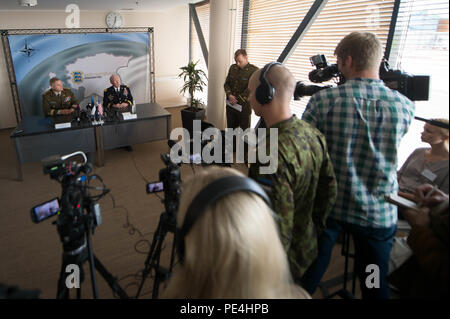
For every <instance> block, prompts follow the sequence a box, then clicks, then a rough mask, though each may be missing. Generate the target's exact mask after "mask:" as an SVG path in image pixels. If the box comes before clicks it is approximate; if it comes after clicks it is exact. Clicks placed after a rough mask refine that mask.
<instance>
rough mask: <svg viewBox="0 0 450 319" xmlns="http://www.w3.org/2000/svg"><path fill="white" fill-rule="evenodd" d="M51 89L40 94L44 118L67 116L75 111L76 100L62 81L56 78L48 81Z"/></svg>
mask: <svg viewBox="0 0 450 319" xmlns="http://www.w3.org/2000/svg"><path fill="white" fill-rule="evenodd" d="M50 86H51V89H49V90H48V91H46V92H45V93H44V94H42V108H43V111H44V115H45V116H56V115H69V114H71V113H73V112H74V111H75V107H76V105H78V99H77V97H76V96H75V94H73V92H72V91H71V90H70V89H68V88H63V84H62V81H61V80H60V79H58V78H56V77H54V78H51V79H50Z"/></svg>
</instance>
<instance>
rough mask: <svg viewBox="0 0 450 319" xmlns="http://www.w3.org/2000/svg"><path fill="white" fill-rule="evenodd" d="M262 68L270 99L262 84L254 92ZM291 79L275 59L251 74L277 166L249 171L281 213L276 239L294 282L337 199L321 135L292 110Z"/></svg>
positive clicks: (257, 107)
mask: <svg viewBox="0 0 450 319" xmlns="http://www.w3.org/2000/svg"><path fill="white" fill-rule="evenodd" d="M261 74H265V76H264V77H263V78H265V80H266V81H267V82H268V83H270V84H271V85H272V86H273V87H274V89H275V90H274V92H275V93H274V95H273V98H272V100H271V101H269V102H267V100H266V101H263V100H262V99H261V98H260V94H259V93H260V92H261V90H258V92H259V93H258V94H256V90H257V87H258V86H260V84H261V80H263V81H264V79H261ZM295 84H296V82H295V79H294V77H293V76H292V74H291V73H290V72H289V70H288V69H286V68H285V67H284V66H282V65H281V64H279V63H271V64H268V65H266V66H265V67H264V69H263V70H259V71H257V72H255V73H254V74H253V75H252V77H251V79H250V83H249V90H250V95H249V101H250V104H251V106H252V109H253V110H254V111H255V114H256V115H258V116H261V117H262V118H263V119H264V121H265V123H266V125H267V131H266V147H267V149H266V154H270V143H269V141H270V130H269V128H276V129H278V167H277V169H276V172H275V173H274V174H270V175H268V174H263V173H261V172H260V168H261V167H262V166H263V165H261V164H260V163H256V164H251V166H250V170H249V177H251V178H253V179H255V180H256V181H258V182H260V183H262V184H265V185H267V186H268V187H270V193H269V196H270V199H271V201H272V204H273V209H274V211H275V213H276V214H277V215H278V216H280V233H281V240H282V242H283V245H284V248H285V250H286V253H287V255H288V258H289V264H290V267H291V272H292V276H293V278H294V280H295V281H297V282H298V281H299V279H300V277H301V276H302V275H303V274H304V272H305V271H306V269H307V268H308V267H309V265H310V264H311V263H312V262H313V260H314V259H315V258H316V256H317V254H318V249H317V246H318V245H317V240H318V236H319V234H320V233H321V232H322V231H323V229H325V221H326V218H327V216H328V214H329V212H330V210H331V208H332V206H333V204H334V201H335V199H336V194H337V184H336V178H335V175H334V171H333V166H332V164H331V161H330V158H329V156H328V151H327V145H326V141H325V137H324V136H323V135H322V134H321V133H320V131H318V130H317V129H315V128H313V127H311V126H310V125H309V124H308V123H306V122H304V121H301V120H299V119H298V118H297V117H296V116H295V115H292V113H291V109H290V106H289V104H290V101H291V99H292V97H293V94H294V90H295ZM260 88H261V86H260ZM262 91H264V90H262ZM270 156H274V154H270Z"/></svg>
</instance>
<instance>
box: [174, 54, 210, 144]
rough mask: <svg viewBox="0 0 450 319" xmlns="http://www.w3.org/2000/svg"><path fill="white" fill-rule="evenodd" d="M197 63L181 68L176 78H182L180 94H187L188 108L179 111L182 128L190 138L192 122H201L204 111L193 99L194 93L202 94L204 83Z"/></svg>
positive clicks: (201, 104)
mask: <svg viewBox="0 0 450 319" xmlns="http://www.w3.org/2000/svg"><path fill="white" fill-rule="evenodd" d="M197 64H198V61H197V62H195V63H194V62H193V61H191V62H189V63H188V65H186V66H184V67H181V68H180V70H181V71H182V72H181V73H180V74H179V75H178V77H179V78H183V81H184V85H183V86H182V87H181V89H180V93H186V91H187V92H188V93H189V104H188V107H186V108H184V109H182V110H181V121H182V123H183V128H185V129H187V130H188V132H189V134H190V136H191V138H192V136H193V132H192V125H193V122H192V121H194V120H203V119H204V118H205V113H206V110H205V108H204V105H203V103H202V101H200V100H199V99H196V98H194V94H195V92H196V91H200V92H203V88H204V87H205V85H206V83H205V81H204V79H205V80H206V79H207V77H206V74H205V72H203V70H200V69H198V68H197Z"/></svg>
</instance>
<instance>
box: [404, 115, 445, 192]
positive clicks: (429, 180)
mask: <svg viewBox="0 0 450 319" xmlns="http://www.w3.org/2000/svg"><path fill="white" fill-rule="evenodd" d="M434 121H435V122H439V123H442V124H444V125H445V124H446V125H447V127H448V124H449V123H448V119H434ZM421 139H422V142H425V143H428V144H430V146H431V147H422V148H418V149H416V150H415V151H414V152H412V153H411V155H410V156H409V157H408V158H407V160H406V162H405V163H404V164H403V166H402V167H401V168H400V170H399V171H398V172H397V177H398V184H399V195H401V196H403V197H407V198H411V199H413V198H412V197H413V194H414V189H416V188H417V187H418V186H420V185H422V184H433V185H436V186H437V187H438V188H439V189H440V190H441V191H443V192H444V193H446V194H448V188H449V187H448V171H449V168H448V165H449V162H448V155H449V148H448V147H449V145H448V143H449V130H448V128H444V127H439V126H436V125H432V124H430V123H425V125H424V128H423V132H422V135H421Z"/></svg>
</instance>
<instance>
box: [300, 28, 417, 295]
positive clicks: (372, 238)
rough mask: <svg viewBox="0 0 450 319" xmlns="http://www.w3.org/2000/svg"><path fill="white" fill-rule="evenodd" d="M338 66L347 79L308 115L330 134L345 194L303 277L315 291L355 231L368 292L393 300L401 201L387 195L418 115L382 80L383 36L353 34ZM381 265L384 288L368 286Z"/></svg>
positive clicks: (323, 94) (314, 100) (316, 99)
mask: <svg viewBox="0 0 450 319" xmlns="http://www.w3.org/2000/svg"><path fill="white" fill-rule="evenodd" d="M334 54H335V55H336V56H337V64H338V68H339V71H340V72H341V73H342V74H343V75H344V77H345V78H346V80H347V81H346V82H345V83H344V84H342V85H339V86H337V87H333V88H329V89H325V90H321V91H319V92H318V93H316V94H314V95H313V96H312V97H311V99H310V101H309V103H308V105H307V107H306V110H305V112H304V114H303V117H302V119H303V120H304V121H306V122H308V123H310V124H312V125H313V126H315V127H317V128H318V129H319V130H320V131H321V132H322V133H323V134H324V135H325V137H326V141H327V145H328V152H329V154H330V157H331V161H332V162H333V166H334V170H335V174H336V179H337V184H338V195H337V199H336V203H335V205H334V207H333V209H332V211H331V213H330V216H329V218H328V220H327V229H326V230H325V231H324V232H322V235H321V236H320V238H319V254H318V257H317V258H316V260H315V261H314V262H313V264H312V265H311V267H310V268H309V269H308V270H307V272H306V273H305V275H304V276H303V278H302V284H303V287H304V288H305V289H306V290H307V291H308V292H309V293H310V294H313V292H314V291H315V289H316V287H317V285H318V284H319V282H320V280H321V278H322V276H323V274H324V273H325V271H326V269H327V267H328V264H329V262H330V257H331V252H332V250H333V246H334V243H335V242H336V239H337V237H338V235H339V233H340V232H341V231H342V230H344V231H347V232H349V233H351V234H352V236H353V237H354V242H355V252H356V258H357V261H358V262H357V269H356V271H357V273H358V276H359V280H360V285H361V291H362V297H363V298H389V286H388V284H387V280H386V277H387V274H388V267H389V255H390V251H391V248H392V241H393V237H394V235H395V233H396V230H397V207H396V206H394V205H391V204H389V203H387V202H385V201H384V195H385V194H392V193H395V194H396V193H397V191H398V184H397V175H396V171H397V150H398V148H399V145H400V141H401V139H402V137H403V136H404V135H405V134H406V132H407V131H408V128H409V125H410V123H411V120H412V119H413V117H414V109H415V106H414V104H413V103H412V102H411V101H410V100H409V99H408V98H406V97H405V96H403V95H401V94H400V93H399V92H397V91H394V90H391V89H389V88H388V87H386V86H385V85H384V83H383V81H381V80H380V79H379V75H378V72H379V66H380V62H381V59H382V55H383V52H382V45H381V43H380V41H379V39H378V38H377V37H376V35H374V34H372V33H368V32H352V33H350V34H349V35H347V36H346V37H344V38H343V39H342V40H341V41H340V43H339V44H338V45H337V47H336V49H335V51H334ZM368 265H376V266H378V269H379V286H378V285H377V284H375V287H372V286H371V285H369V287H368V285H366V279H367V278H368V275H370V274H371V273H370V272H368V273H366V267H367V266H368Z"/></svg>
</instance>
